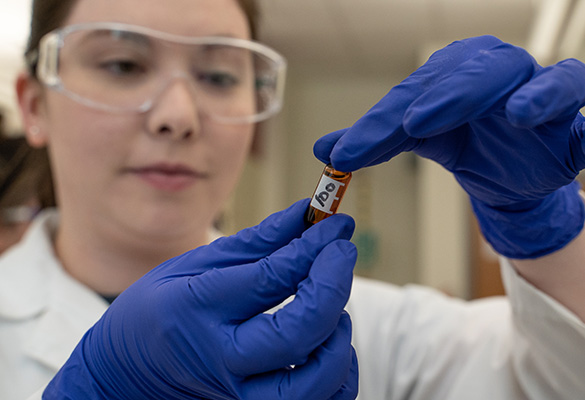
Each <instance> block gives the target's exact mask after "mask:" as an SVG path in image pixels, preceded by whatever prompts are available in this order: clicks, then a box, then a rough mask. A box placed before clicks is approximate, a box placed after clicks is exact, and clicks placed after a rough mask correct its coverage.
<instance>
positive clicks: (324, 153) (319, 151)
mask: <svg viewBox="0 0 585 400" xmlns="http://www.w3.org/2000/svg"><path fill="white" fill-rule="evenodd" d="M346 131H347V128H345V129H341V130H338V131H335V132H331V133H329V134H327V135H325V136H322V137H320V138H319V139H317V141H316V142H315V144H314V145H313V154H314V155H315V157H317V159H318V160H319V161H321V162H322V163H324V164H329V163H330V162H331V158H330V155H331V150H333V147H335V144H336V143H337V141H338V140H339V138H341V137H342V136H343V135H344V134H345V132H346Z"/></svg>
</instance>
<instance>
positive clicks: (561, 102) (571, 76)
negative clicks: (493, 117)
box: [506, 59, 585, 127]
mask: <svg viewBox="0 0 585 400" xmlns="http://www.w3.org/2000/svg"><path fill="white" fill-rule="evenodd" d="M584 105H585V64H583V63H582V62H580V61H578V60H574V59H569V60H564V61H561V62H559V63H558V64H555V65H552V66H550V67H546V68H543V69H542V70H540V71H538V73H537V74H536V75H535V76H534V78H533V79H532V80H530V81H529V82H527V83H526V84H525V85H524V86H522V87H521V88H520V89H519V90H518V91H517V92H516V93H514V94H513V95H512V96H511V97H510V99H509V100H508V103H507V104H506V114H507V117H508V119H509V120H510V121H511V122H512V123H513V124H515V125H516V126H518V127H534V126H537V125H540V124H543V123H545V122H548V121H552V120H558V119H563V118H567V117H574V115H575V114H577V112H578V111H579V109H580V108H581V107H583V106H584Z"/></svg>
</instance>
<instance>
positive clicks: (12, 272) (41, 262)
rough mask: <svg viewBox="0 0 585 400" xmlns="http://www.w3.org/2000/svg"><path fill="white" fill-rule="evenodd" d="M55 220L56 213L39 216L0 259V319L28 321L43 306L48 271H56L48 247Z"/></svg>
mask: <svg viewBox="0 0 585 400" xmlns="http://www.w3.org/2000/svg"><path fill="white" fill-rule="evenodd" d="M57 219H58V216H57V214H56V212H44V213H41V215H39V216H38V217H37V218H36V219H35V220H34V221H33V223H32V225H31V226H30V228H29V229H28V231H27V233H26V234H25V236H24V237H23V239H22V240H21V241H20V243H18V244H16V245H15V246H14V247H12V248H10V249H9V250H7V251H6V252H5V253H4V254H3V255H2V257H1V258H0V276H1V277H2V279H0V317H2V318H6V319H15V320H18V319H25V318H31V317H32V316H34V315H37V314H39V313H41V312H42V311H43V310H44V309H45V308H46V307H47V305H48V294H49V287H48V286H47V285H48V283H49V279H50V276H51V272H52V271H54V270H55V269H59V268H60V267H59V266H58V265H55V264H56V263H57V261H56V257H55V255H54V253H53V246H52V244H51V237H52V236H53V231H54V227H55V226H56V224H57Z"/></svg>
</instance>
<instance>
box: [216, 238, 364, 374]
mask: <svg viewBox="0 0 585 400" xmlns="http://www.w3.org/2000/svg"><path fill="white" fill-rule="evenodd" d="M356 259H357V250H356V248H355V246H354V245H353V244H352V243H351V242H349V241H346V240H337V241H335V242H333V243H331V244H329V245H328V246H326V247H325V248H324V249H323V251H322V252H321V253H320V254H319V255H318V256H317V258H316V259H315V262H314V263H313V266H312V268H311V271H310V272H309V276H308V278H307V279H305V280H304V281H303V282H301V284H300V285H299V289H298V292H297V293H296V296H295V298H294V300H293V301H292V302H290V303H289V304H287V305H285V306H284V307H283V308H282V309H280V310H278V311H277V312H276V313H274V314H272V315H268V314H261V315H257V316H256V317H254V318H251V319H250V320H248V321H246V322H244V323H242V324H241V325H239V326H238V327H237V328H236V329H235V331H234V335H233V338H234V339H233V340H234V343H233V348H232V350H233V351H232V352H231V354H227V355H226V358H227V363H228V365H229V366H230V370H231V371H232V372H234V373H235V374H240V375H247V374H250V373H261V372H265V371H271V370H275V369H278V368H282V367H283V366H286V365H297V364H300V363H302V362H304V361H305V360H306V359H307V356H308V355H309V354H311V353H312V352H313V350H315V349H316V348H317V347H318V346H319V345H321V344H322V343H323V342H324V341H325V339H327V337H329V336H330V335H331V333H332V332H333V330H334V329H335V327H336V326H337V324H338V322H339V315H340V314H341V312H342V311H343V308H344V306H345V304H346V303H347V300H348V298H349V293H350V290H351V283H352V277H353V276H352V271H353V267H354V265H355V261H356Z"/></svg>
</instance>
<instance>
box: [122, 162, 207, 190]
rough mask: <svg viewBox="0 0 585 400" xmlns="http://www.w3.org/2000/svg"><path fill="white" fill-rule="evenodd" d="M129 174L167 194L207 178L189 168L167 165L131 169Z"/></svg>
mask: <svg viewBox="0 0 585 400" xmlns="http://www.w3.org/2000/svg"><path fill="white" fill-rule="evenodd" d="M128 172H130V173H132V174H134V175H136V176H137V177H139V178H140V179H142V180H143V181H144V182H146V183H147V184H148V185H150V186H152V187H154V188H155V189H157V190H162V191H167V192H177V191H181V190H184V189H186V188H188V187H189V186H191V185H193V184H195V183H196V182H197V181H198V180H200V179H203V178H205V176H206V175H205V174H203V173H201V172H198V171H196V170H194V169H192V168H190V167H188V166H185V165H182V164H167V163H160V164H153V165H148V166H144V167H138V168H129V169H128Z"/></svg>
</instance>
